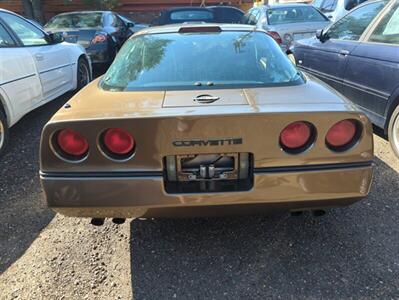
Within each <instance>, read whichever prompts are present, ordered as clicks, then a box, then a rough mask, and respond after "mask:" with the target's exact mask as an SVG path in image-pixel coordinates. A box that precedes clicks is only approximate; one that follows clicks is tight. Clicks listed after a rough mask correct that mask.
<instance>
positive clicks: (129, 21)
mask: <svg viewBox="0 0 399 300" xmlns="http://www.w3.org/2000/svg"><path fill="white" fill-rule="evenodd" d="M119 17H120V18H121V20H122V21H123V22H124V23H125V25H126V26H127V27H128V28H129V30H130V32H131V34H135V33H136V32H138V31H140V30H141V29H144V28H147V27H148V26H149V25H148V24H142V23H136V22H134V21H133V20H132V19H130V18H128V17H125V16H122V15H119Z"/></svg>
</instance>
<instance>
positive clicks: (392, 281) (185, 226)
mask: <svg viewBox="0 0 399 300" xmlns="http://www.w3.org/2000/svg"><path fill="white" fill-rule="evenodd" d="M398 187H399V174H398V173H397V172H396V171H394V170H393V169H391V168H390V167H389V166H388V165H386V164H385V163H384V162H382V161H381V160H379V159H377V158H376V168H375V181H374V184H373V188H372V192H371V194H370V196H369V197H368V198H367V199H366V200H363V201H362V202H359V203H357V204H355V205H352V206H350V207H346V208H340V209H334V210H331V211H329V212H328V214H327V215H325V216H323V217H318V218H315V217H311V216H310V215H309V214H305V215H304V216H301V217H289V216H288V215H287V214H282V215H274V216H248V217H236V218H219V219H218V218H215V219H192V220H182V219H180V220H179V219H170V220H168V219H158V220H147V221H140V220H135V221H133V222H132V223H131V258H132V262H131V268H132V271H131V272H132V288H133V293H134V298H135V299H170V298H178V299H200V298H201V299H220V298H227V299H238V298H248V299H253V298H258V299H259V298H263V299H265V298H283V299H288V298H291V299H292V298H327V299H332V298H338V299H339V298H352V297H354V298H359V297H366V298H368V297H370V296H372V297H373V298H381V297H382V298H397V297H399V292H398V291H399V254H398V253H399V239H398V236H399V226H398V220H399V201H398V200H399V199H398V194H399V193H398Z"/></svg>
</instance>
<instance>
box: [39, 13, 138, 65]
mask: <svg viewBox="0 0 399 300" xmlns="http://www.w3.org/2000/svg"><path fill="white" fill-rule="evenodd" d="M134 26H135V24H134V23H133V22H129V21H128V20H127V19H125V20H123V19H122V18H121V16H119V15H118V14H116V13H114V12H111V11H87V12H71V13H64V14H59V15H57V16H55V17H53V18H52V19H51V20H50V21H49V22H48V23H47V24H46V25H45V26H44V28H45V30H46V31H48V32H52V33H56V32H62V33H63V35H64V39H65V41H67V42H70V43H78V44H80V45H82V46H83V47H84V48H85V49H86V51H87V54H88V55H89V56H90V58H91V61H92V63H93V66H94V67H96V66H100V65H102V66H108V65H109V64H110V63H111V62H112V61H113V59H114V57H115V55H116V53H117V52H118V50H119V49H120V48H121V47H122V45H123V43H124V42H125V41H126V40H127V39H128V38H129V37H130V36H131V35H132V34H133V32H132V31H131V30H130V29H131V28H133V27H134Z"/></svg>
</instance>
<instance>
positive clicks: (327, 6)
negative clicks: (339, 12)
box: [312, 0, 338, 12]
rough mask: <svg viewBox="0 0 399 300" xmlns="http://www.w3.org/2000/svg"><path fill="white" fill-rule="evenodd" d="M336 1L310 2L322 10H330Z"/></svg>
mask: <svg viewBox="0 0 399 300" xmlns="http://www.w3.org/2000/svg"><path fill="white" fill-rule="evenodd" d="M337 2H338V0H315V1H313V2H312V5H313V6H314V7H317V8H318V9H320V10H321V11H322V12H331V11H334V9H335V7H336V6H337Z"/></svg>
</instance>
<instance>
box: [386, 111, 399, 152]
mask: <svg viewBox="0 0 399 300" xmlns="http://www.w3.org/2000/svg"><path fill="white" fill-rule="evenodd" d="M388 139H389V143H390V144H391V148H392V150H393V152H394V153H395V155H396V156H397V157H398V158H399V106H398V107H396V109H395V110H394V111H393V113H392V115H391V118H390V119H389V126H388Z"/></svg>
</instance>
